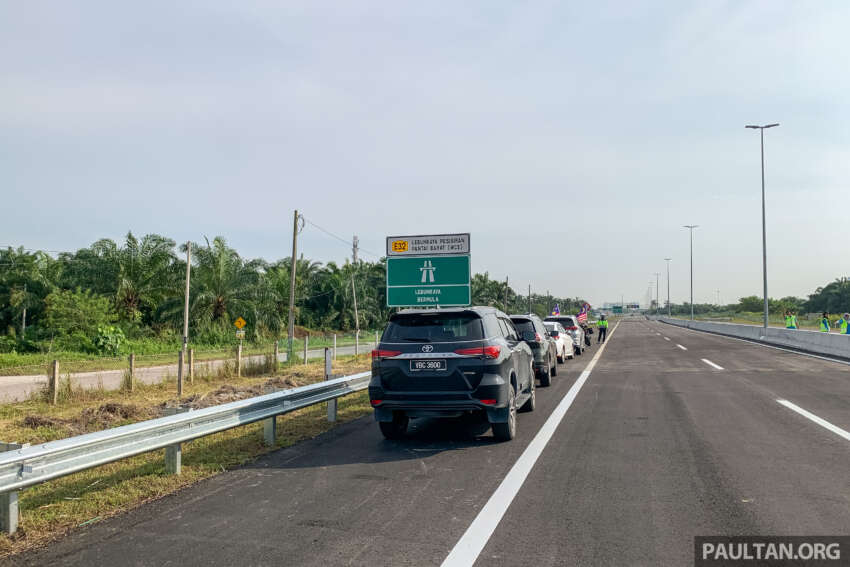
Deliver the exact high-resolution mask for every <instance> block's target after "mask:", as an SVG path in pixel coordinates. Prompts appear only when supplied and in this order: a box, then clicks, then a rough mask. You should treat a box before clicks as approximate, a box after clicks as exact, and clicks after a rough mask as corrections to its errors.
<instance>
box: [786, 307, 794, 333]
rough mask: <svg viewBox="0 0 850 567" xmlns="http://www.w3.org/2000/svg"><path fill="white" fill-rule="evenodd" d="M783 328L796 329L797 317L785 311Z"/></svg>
mask: <svg viewBox="0 0 850 567" xmlns="http://www.w3.org/2000/svg"><path fill="white" fill-rule="evenodd" d="M785 328H786V329H796V328H797V316H796V315H794V313H793V312H792V311H791V310H790V309H787V310H786V311H785Z"/></svg>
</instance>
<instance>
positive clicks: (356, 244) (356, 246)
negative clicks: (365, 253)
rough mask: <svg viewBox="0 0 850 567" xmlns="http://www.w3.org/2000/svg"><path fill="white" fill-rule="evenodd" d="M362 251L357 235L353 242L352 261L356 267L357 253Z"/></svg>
mask: <svg viewBox="0 0 850 567" xmlns="http://www.w3.org/2000/svg"><path fill="white" fill-rule="evenodd" d="M359 249H360V239H359V238H357V235H356V234H355V235H354V238H353V239H352V240H351V261H352V262H353V263H354V265H355V266H356V265H357V251H358V250H359Z"/></svg>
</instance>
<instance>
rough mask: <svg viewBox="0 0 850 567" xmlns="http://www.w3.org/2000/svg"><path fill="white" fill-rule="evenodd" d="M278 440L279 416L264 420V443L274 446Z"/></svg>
mask: <svg viewBox="0 0 850 567" xmlns="http://www.w3.org/2000/svg"><path fill="white" fill-rule="evenodd" d="M276 439H277V416H276V415H273V416H271V417H268V418H266V419H264V420H263V442H264V443H265V444H266V445H269V446H271V445H274V444H275V440H276Z"/></svg>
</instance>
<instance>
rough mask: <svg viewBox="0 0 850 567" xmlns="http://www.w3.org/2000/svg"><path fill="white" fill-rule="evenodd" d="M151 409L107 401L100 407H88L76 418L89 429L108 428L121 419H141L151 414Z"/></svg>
mask: <svg viewBox="0 0 850 567" xmlns="http://www.w3.org/2000/svg"><path fill="white" fill-rule="evenodd" d="M150 414H151V412H150V410H146V409H142V408H139V407H137V406H134V405H132V404H118V403H114V402H110V403H106V404H103V405H101V406H100V407H98V408H86V409H84V410H83V411H82V412H81V413H80V417H79V418H78V419H77V420H75V421H77V423H79V425H80V426H81V427H83V428H84V429H86V430H88V431H98V430H101V429H107V428H109V427H111V426H113V425H114V424H115V423H117V422H120V421H126V420H128V419H134V420H135V419H141V418H145V417H148V416H150Z"/></svg>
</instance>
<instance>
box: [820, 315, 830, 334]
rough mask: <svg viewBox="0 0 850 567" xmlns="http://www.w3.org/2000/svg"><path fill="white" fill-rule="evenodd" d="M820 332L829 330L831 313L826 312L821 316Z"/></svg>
mask: <svg viewBox="0 0 850 567" xmlns="http://www.w3.org/2000/svg"><path fill="white" fill-rule="evenodd" d="M820 332H821V333H828V332H829V313H826V312H824V314H823V317H821V318H820Z"/></svg>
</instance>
